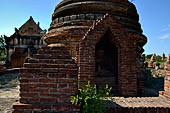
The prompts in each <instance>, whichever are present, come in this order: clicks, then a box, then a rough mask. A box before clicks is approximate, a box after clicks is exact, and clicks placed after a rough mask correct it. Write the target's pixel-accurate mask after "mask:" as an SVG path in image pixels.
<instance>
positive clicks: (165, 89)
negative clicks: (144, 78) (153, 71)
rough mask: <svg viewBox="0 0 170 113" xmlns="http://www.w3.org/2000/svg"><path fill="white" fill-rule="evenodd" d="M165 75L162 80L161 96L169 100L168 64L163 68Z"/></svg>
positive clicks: (169, 76)
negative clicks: (162, 89) (162, 90)
mask: <svg viewBox="0 0 170 113" xmlns="http://www.w3.org/2000/svg"><path fill="white" fill-rule="evenodd" d="M165 70H166V74H165V78H164V92H163V95H164V96H166V97H169V98H170V64H167V65H166V66H165Z"/></svg>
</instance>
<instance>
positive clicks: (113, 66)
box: [95, 30, 118, 95]
mask: <svg viewBox="0 0 170 113" xmlns="http://www.w3.org/2000/svg"><path fill="white" fill-rule="evenodd" d="M110 36H111V33H110V31H109V30H108V31H107V32H106V33H105V35H104V36H103V38H102V39H101V40H100V41H99V42H98V43H97V44H96V48H95V60H96V68H95V70H96V78H95V84H96V86H97V87H102V88H104V87H105V86H106V84H108V85H109V86H110V87H112V91H111V93H112V95H117V92H118V89H117V87H118V49H117V47H116V46H115V45H114V44H112V43H111V42H110V40H109V37H110Z"/></svg>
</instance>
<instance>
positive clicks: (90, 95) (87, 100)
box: [71, 82, 112, 113]
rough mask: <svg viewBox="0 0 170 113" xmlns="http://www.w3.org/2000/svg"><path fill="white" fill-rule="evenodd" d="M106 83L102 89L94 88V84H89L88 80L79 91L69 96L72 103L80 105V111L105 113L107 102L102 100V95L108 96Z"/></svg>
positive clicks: (108, 91) (109, 89)
mask: <svg viewBox="0 0 170 113" xmlns="http://www.w3.org/2000/svg"><path fill="white" fill-rule="evenodd" d="M111 89H112V88H109V87H108V85H106V87H105V88H104V89H101V88H100V89H98V90H97V88H96V85H93V86H92V85H90V82H88V84H87V85H86V86H85V87H84V89H80V91H79V93H78V94H77V95H75V96H72V97H71V102H72V104H76V105H78V104H79V105H80V106H81V112H82V113H105V112H106V110H107V103H106V101H104V100H103V98H104V97H109V95H110V91H111Z"/></svg>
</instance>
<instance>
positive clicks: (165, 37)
mask: <svg viewBox="0 0 170 113" xmlns="http://www.w3.org/2000/svg"><path fill="white" fill-rule="evenodd" d="M159 39H161V40H164V39H170V33H166V34H163V35H161V36H160V37H159Z"/></svg>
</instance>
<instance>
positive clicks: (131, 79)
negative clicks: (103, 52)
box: [78, 15, 137, 96]
mask: <svg viewBox="0 0 170 113" xmlns="http://www.w3.org/2000/svg"><path fill="white" fill-rule="evenodd" d="M108 29H110V31H111V35H112V36H111V37H110V38H109V40H110V41H111V43H113V44H114V45H116V46H117V48H118V92H119V95H122V96H136V95H137V80H136V45H135V43H134V42H135V41H134V40H132V39H129V38H128V36H127V35H126V31H125V29H124V28H123V26H121V25H120V24H119V23H118V21H117V20H116V19H114V17H112V16H109V15H107V16H104V17H103V18H101V19H100V20H97V21H96V22H95V23H94V25H93V26H92V28H91V29H90V30H89V31H88V32H87V33H86V34H85V36H84V38H83V40H82V41H81V42H80V44H79V55H78V56H79V57H78V66H79V74H78V79H79V83H80V84H79V86H81V85H82V84H86V83H87V81H90V82H91V83H94V80H95V75H96V74H95V46H96V44H97V43H98V42H99V41H100V40H101V38H102V37H103V36H104V34H105V33H106V31H107V30H108Z"/></svg>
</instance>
